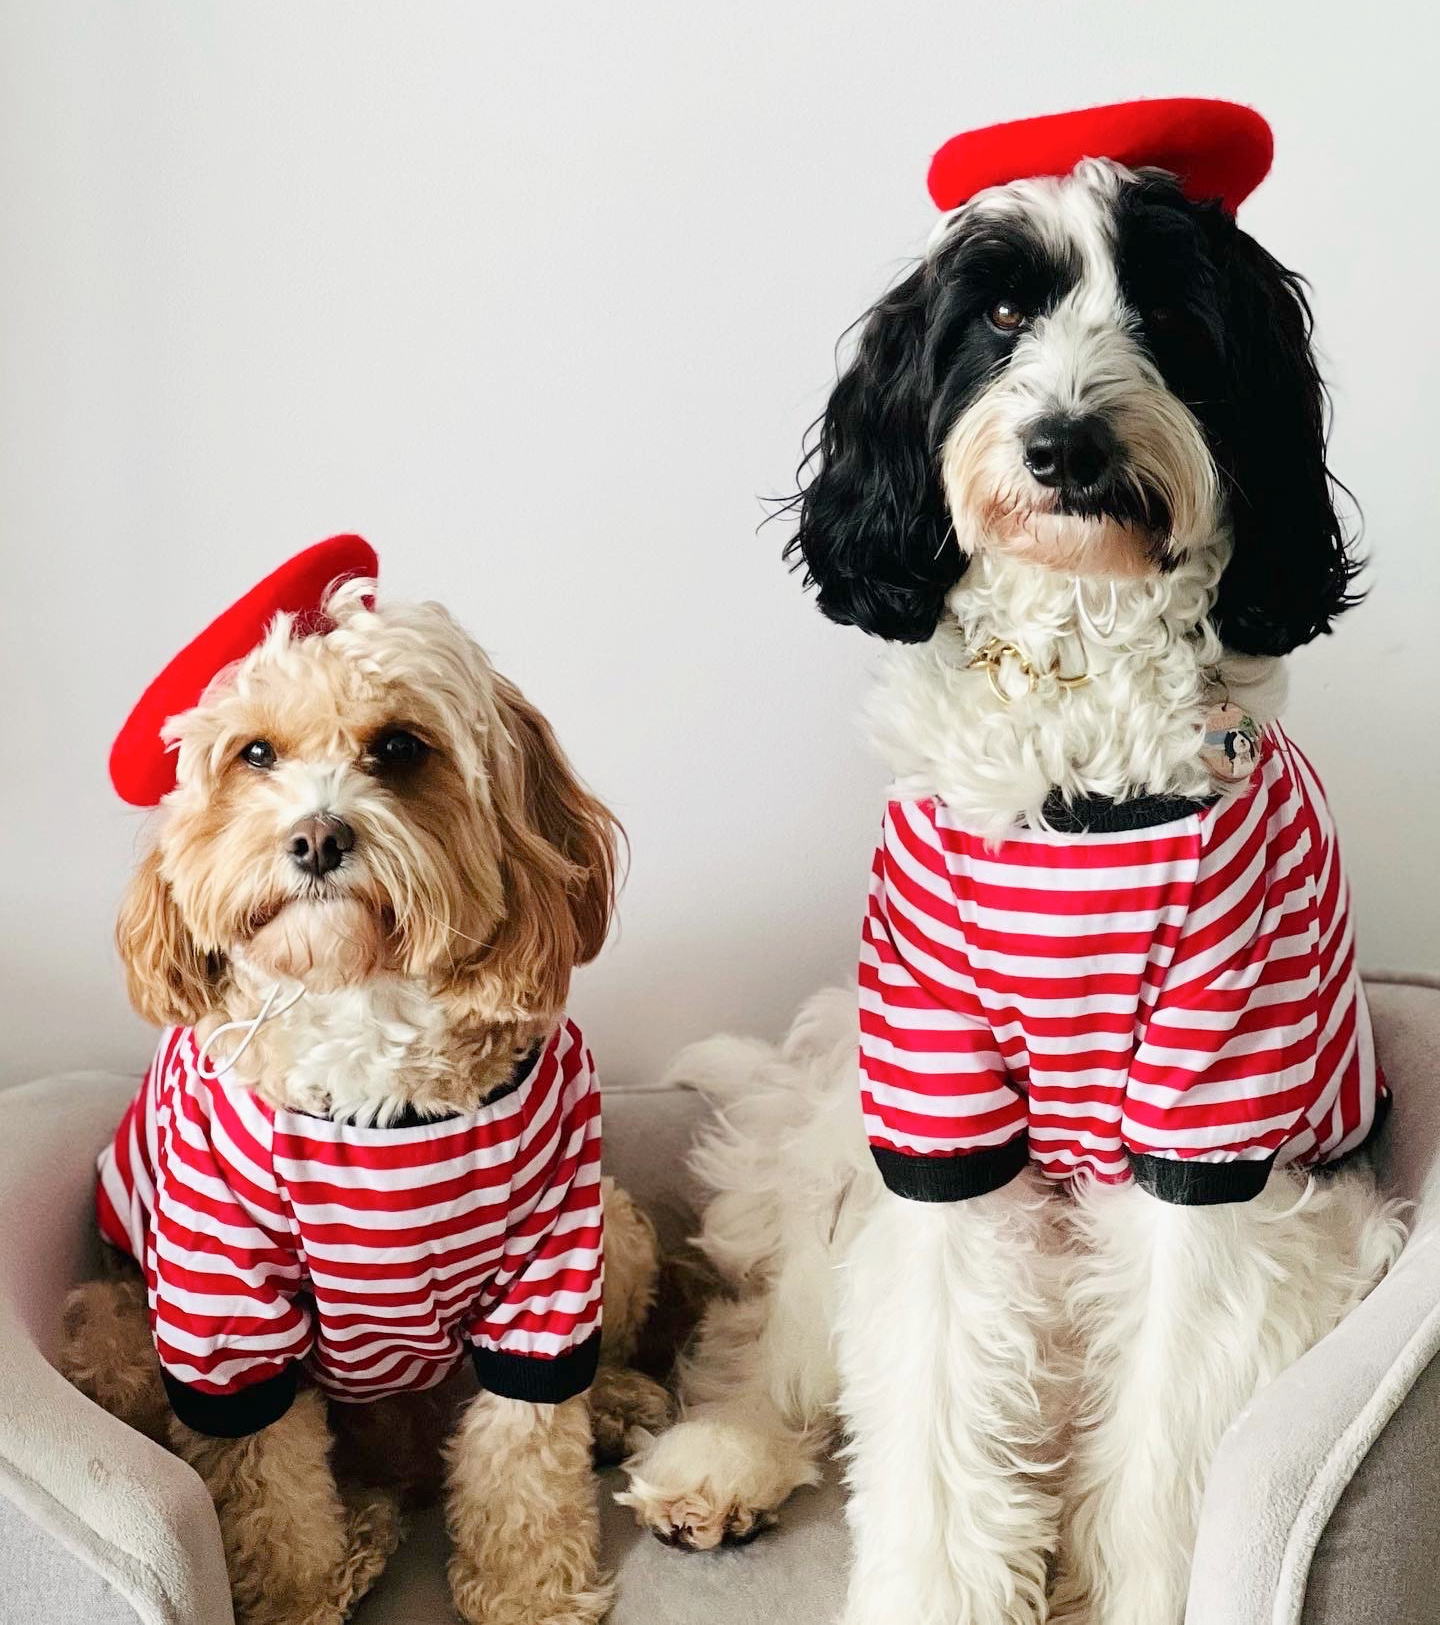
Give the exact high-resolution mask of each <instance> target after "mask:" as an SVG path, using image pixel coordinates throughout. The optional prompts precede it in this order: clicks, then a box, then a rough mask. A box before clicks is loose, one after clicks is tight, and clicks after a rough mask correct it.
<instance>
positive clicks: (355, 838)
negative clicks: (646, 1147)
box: [62, 582, 668, 1625]
mask: <svg viewBox="0 0 1440 1625" xmlns="http://www.w3.org/2000/svg"><path fill="white" fill-rule="evenodd" d="M373 594H374V584H373V583H368V582H355V583H349V584H346V585H344V586H342V587H340V588H339V589H337V590H336V591H334V592H333V593H332V594H330V595H329V597H328V598H327V601H326V604H325V613H326V617H327V618H328V622H329V624H330V629H329V630H327V631H325V632H323V633H319V632H309V633H307V632H306V631H305V630H304V628H302V627H299V626H297V625H296V624H294V623H293V622H292V621H291V620H290V619H289V618H288V617H284V616H282V617H279V618H277V620H276V622H275V623H274V625H273V626H272V627H271V629H270V631H269V632H268V634H267V636H266V637H265V639H264V640H263V642H262V643H261V644H260V646H259V647H258V648H257V649H256V650H255V651H254V652H253V653H252V654H251V655H249V656H248V657H247V658H246V659H245V660H243V661H242V662H240V663H239V664H238V665H237V666H235V667H233V668H231V669H230V670H228V671H226V672H223V673H221V674H220V675H219V676H218V677H217V678H216V679H215V681H214V682H213V683H212V684H211V685H210V687H209V689H208V690H207V691H206V693H205V695H204V696H203V697H202V699H201V701H200V703H199V705H198V706H196V707H195V708H194V709H193V710H192V711H189V712H187V713H185V714H184V715H182V716H179V717H176V718H173V719H172V720H171V721H170V722H169V723H168V724H167V727H166V737H167V738H168V739H169V740H171V741H172V743H174V745H175V746H176V748H177V749H178V755H179V760H178V782H177V785H176V788H175V790H174V791H173V792H172V793H171V794H170V795H169V796H167V797H166V798H165V801H164V803H163V805H162V808H161V811H160V815H159V819H158V825H157V829H156V832H155V840H154V844H153V846H152V847H151V849H150V850H149V851H148V852H147V853H146V854H145V856H144V857H143V858H142V860H141V862H140V865H139V868H138V871H137V873H136V875H135V878H134V880H133V881H132V883H131V886H130V889H129V891H128V893H127V895H126V898H125V902H124V904H123V906H122V909H121V914H120V921H119V926H118V931H117V940H118V943H119V947H120V952H121V957H122V958H123V959H124V961H125V965H126V970H127V974H128V976H129V983H130V990H131V997H132V999H133V1001H134V1003H135V1005H136V1008H137V1009H138V1010H139V1011H140V1013H141V1014H142V1015H145V1016H148V1017H149V1018H150V1019H151V1020H154V1021H157V1022H180V1023H190V1024H193V1025H194V1026H195V1027H196V1028H197V1031H198V1032H199V1033H200V1035H201V1037H202V1039H203V1038H205V1037H206V1036H207V1035H209V1034H211V1033H213V1032H214V1030H215V1029H216V1028H217V1027H219V1026H220V1025H221V1024H222V1023H226V1022H243V1021H245V1020H246V1019H247V1018H250V1017H253V1016H254V1014H255V1012H256V1010H257V1009H258V1008H259V1007H260V1006H261V1001H262V999H263V998H264V996H265V995H266V993H267V992H268V991H269V990H270V989H272V988H275V987H277V986H278V987H280V988H282V989H283V990H284V993H285V1000H284V1001H282V1003H283V1012H282V1013H277V1014H276V1015H275V1016H274V1018H273V1019H271V1020H267V1021H266V1022H265V1023H264V1024H263V1025H261V1026H259V1027H258V1028H256V1029H254V1030H253V1031H252V1033H251V1037H250V1041H249V1043H248V1045H247V1046H246V1048H245V1049H244V1053H243V1055H241V1056H240V1057H239V1059H238V1061H237V1062H236V1064H235V1066H234V1069H233V1074H232V1076H231V1079H230V1080H229V1081H230V1082H231V1083H232V1084H234V1085H237V1086H247V1085H248V1086H249V1087H252V1088H254V1089H256V1090H257V1091H259V1092H260V1093H261V1094H263V1095H265V1096H266V1097H267V1098H269V1099H271V1100H273V1101H275V1102H276V1103H277V1104H278V1105H282V1106H286V1107H289V1108H291V1109H295V1110H299V1111H304V1112H308V1113H311V1114H313V1115H328V1116H331V1117H333V1118H335V1119H337V1120H341V1121H355V1122H359V1123H365V1124H381V1125H383V1124H386V1123H388V1122H390V1121H392V1120H393V1119H394V1118H395V1117H397V1116H399V1115H400V1114H401V1113H403V1112H405V1111H407V1110H413V1111H418V1112H420V1113H423V1114H430V1115H434V1114H439V1113H445V1112H466V1111H470V1110H473V1109H474V1108H475V1107H477V1106H478V1105H479V1104H480V1103H481V1102H482V1101H483V1100H484V1099H485V1097H486V1096H487V1095H488V1094H489V1093H490V1092H491V1091H492V1090H493V1089H494V1088H496V1087H497V1085H499V1084H501V1083H503V1082H504V1081H506V1080H507V1079H508V1078H509V1077H510V1075H511V1073H512V1070H513V1067H514V1064H515V1061H516V1059H517V1057H518V1056H519V1055H522V1054H524V1053H525V1052H526V1051H527V1050H528V1049H529V1048H530V1047H531V1046H532V1044H533V1043H534V1042H535V1040H536V1039H537V1038H538V1037H540V1036H541V1035H543V1034H545V1033H547V1032H548V1031H549V1029H550V1028H551V1026H552V1025H553V1023H554V1022H555V1020H556V1019H557V1017H558V1016H559V1014H560V1013H561V1011H562V1009H563V1006H564V1002H565V997H566V994H567V991H568V988H569V982H570V975H571V972H572V970H573V969H574V967H575V966H576V965H578V964H582V963H584V962H585V961H586V960H588V959H591V958H593V957H594V955H595V954H596V953H598V952H599V950H600V947H601V945H602V943H603V941H604V939H605V935H606V933H607V931H608V928H609V924H610V917H611V911H612V907H613V902H614V892H615V881H616V847H617V841H618V833H619V832H618V827H617V826H616V824H615V822H614V820H613V819H612V817H611V815H610V814H609V812H608V811H607V810H606V809H605V807H604V806H603V805H602V804H601V803H600V802H599V801H598V800H597V799H596V798H595V797H594V796H593V795H591V793H590V792H589V791H588V790H586V789H585V788H584V786H583V785H581V783H580V782H579V780H578V779H577V778H576V776H575V774H574V772H573V770H572V769H571V767H570V765H569V763H568V762H567V761H566V759H565V757H564V755H563V754H562V752H561V750H560V748H559V745H558V744H557V743H556V740H555V737H554V735H553V733H552V732H551V730H550V727H549V725H548V723H546V721H545V720H544V718H543V717H542V716H541V715H540V714H539V713H538V712H537V711H536V710H535V709H534V707H533V706H531V705H530V704H529V702H528V701H527V700H526V699H525V698H524V696H523V695H521V694H520V692H519V690H518V689H516V688H515V687H514V685H513V684H511V683H509V682H508V681H507V680H506V679H505V678H503V677H501V676H500V675H498V674H497V673H496V672H495V671H494V670H493V669H492V668H491V666H490V664H489V662H488V660H487V659H486V657H485V655H484V653H483V652H482V651H481V650H480V648H479V647H478V645H476V644H475V643H474V642H473V641H472V640H471V639H470V638H469V637H468V636H467V635H466V634H465V633H464V632H463V631H462V630H461V629H460V627H459V626H458V625H456V623H455V622H454V621H453V620H452V619H451V618H450V616H449V615H448V614H447V613H446V612H445V611H444V610H443V609H441V608H440V607H439V606H438V605H433V604H425V605H414V606H407V605H399V604H384V603H381V604H377V605H375V606H374V607H372V606H371V601H372V600H373ZM396 730H403V731H404V732H405V734H406V735H408V736H410V737H411V738H412V739H413V740H418V741H420V746H419V748H418V749H417V750H413V751H411V752H410V753H409V755H408V757H407V759H406V760H404V761H403V762H401V764H400V765H399V766H398V767H397V766H392V765H390V764H388V763H387V760H386V758H385V755H384V750H383V741H384V740H385V739H386V738H387V736H389V735H391V734H393V733H394V732H395V731H396ZM256 741H264V742H265V745H266V747H267V748H266V749H265V750H258V751H252V750H248V749H247V747H248V746H250V745H252V744H254V743H255V742H256ZM252 758H253V759H252ZM317 817H323V818H326V819H330V820H339V821H342V822H343V824H344V826H345V828H346V832H347V837H348V838H349V843H350V844H348V845H347V847H346V849H345V851H344V856H343V859H342V861H341V862H340V863H339V864H338V866H336V867H334V868H333V869H332V870H330V871H328V872H324V873H320V874H313V873H308V872H307V871H305V870H304V869H303V868H302V867H301V866H300V865H298V864H297V863H296V862H294V861H292V853H291V846H292V842H293V839H294V835H295V832H296V830H297V828H299V827H301V826H302V824H303V821H305V820H308V819H313V818H317ZM605 1206H606V1230H607V1235H606V1251H607V1262H608V1267H609V1279H608V1281H607V1283H606V1290H605V1304H604V1318H605V1328H606V1329H605V1338H604V1342H605V1348H604V1355H605V1358H606V1360H607V1361H608V1362H609V1363H610V1365H611V1366H612V1367H613V1366H614V1365H615V1363H616V1362H618V1361H620V1360H623V1359H626V1358H628V1357H629V1355H630V1354H631V1352H632V1351H633V1349H634V1347H635V1344H636V1341H637V1338H638V1335H639V1326H640V1323H641V1322H642V1321H643V1319H644V1317H645V1315H646V1314H647V1313H648V1310H649V1306H650V1303H651V1300H652V1298H653V1294H654V1283H655V1279H656V1274H657V1270H658V1257H657V1248H656V1243H655V1235H654V1231H653V1229H652V1228H651V1226H650V1225H649V1222H648V1220H646V1219H645V1217H644V1215H643V1214H642V1213H640V1211H639V1209H638V1208H636V1206H635V1204H634V1203H633V1202H632V1201H631V1200H630V1198H629V1197H628V1196H626V1195H625V1193H624V1192H622V1191H618V1190H617V1189H615V1187H614V1185H613V1183H611V1182H606V1188H605ZM65 1324H66V1340H65V1348H64V1351H63V1355H62V1366H63V1368H64V1369H65V1371H66V1372H67V1374H68V1375H69V1376H70V1378H71V1380H72V1381H74V1382H75V1383H76V1384H77V1386H79V1387H80V1388H81V1389H82V1390H83V1391H84V1392H86V1393H87V1394H89V1395H90V1396H91V1397H92V1398H93V1399H95V1400H96V1401H97V1403H99V1404H101V1405H104V1406H105V1407H106V1408H107V1409H109V1410H111V1411H113V1412H114V1413H115V1414H116V1415H119V1416H121V1417H123V1418H125V1419H126V1420H127V1421H129V1422H131V1423H132V1424H133V1425H135V1426H136V1427H139V1428H142V1429H143V1430H144V1431H146V1432H147V1433H149V1434H150V1435H151V1436H152V1437H154V1438H156V1439H157V1440H160V1441H161V1442H164V1443H167V1444H168V1445H169V1447H170V1448H171V1449H173V1450H175V1451H176V1452H177V1453H178V1454H180V1455H181V1456H183V1457H184V1458H185V1459H186V1460H187V1461H189V1462H190V1463H191V1464H192V1465H193V1466H194V1467H195V1468H196V1470H197V1471H198V1472H199V1473H200V1474H201V1476H202V1477H203V1478H204V1480H205V1482H206V1484H207V1486H208V1487H209V1489H210V1491H211V1494H212V1496H213V1497H214V1500H215V1504H216V1508H217V1511H218V1513H219V1516H220V1526H221V1531H222V1534H223V1537H224V1541H225V1550H226V1558H227V1564H228V1567H229V1573H230V1577H231V1584H232V1587H233V1590H234V1598H235V1607H236V1612H237V1616H238V1618H239V1620H240V1621H241V1625H340V1621H341V1619H342V1618H343V1617H344V1616H345V1614H346V1613H347V1612H348V1611H349V1609H350V1608H351V1606H352V1605H353V1604H354V1603H355V1602H356V1601H357V1600H358V1599H359V1597H360V1596H361V1595H363V1593H364V1592H365V1591H366V1590H367V1589H368V1587H369V1586H370V1585H371V1584H373V1582H374V1580H375V1578H376V1576H377V1575H378V1574H379V1573H380V1571H381V1569H382V1568H383V1566H384V1563H385V1560H386V1558H387V1557H388V1556H389V1554H390V1552H391V1551H392V1550H393V1548H394V1546H395V1544H396V1542H397V1541H398V1539H399V1536H400V1522H399V1499H400V1496H401V1495H402V1494H403V1495H404V1497H405V1498H406V1499H407V1500H414V1499H420V1498H423V1497H424V1495H425V1494H426V1493H427V1492H428V1491H429V1490H430V1489H432V1488H433V1487H434V1486H435V1484H437V1483H438V1480H439V1476H440V1463H439V1461H438V1459H437V1458H438V1454H439V1448H440V1443H441V1439H442V1437H443V1433H444V1431H445V1428H446V1425H447V1423H448V1421H449V1418H448V1417H447V1416H446V1415H445V1409H444V1399H443V1397H442V1396H441V1395H439V1394H419V1395H402V1396H396V1397H395V1398H393V1399H391V1400H389V1401H385V1402H382V1405H381V1407H377V1409H378V1410H380V1411H382V1412H383V1416H382V1417H381V1423H380V1425H374V1426H366V1425H364V1424H363V1423H361V1424H357V1423H355V1422H353V1421H351V1422H347V1423H344V1424H342V1426H341V1428H340V1434H341V1444H342V1448H339V1449H336V1448H335V1446H336V1438H335V1430H334V1429H333V1428H332V1425H331V1423H330V1421H329V1420H328V1419H327V1412H326V1405H325V1402H324V1400H323V1399H322V1397H321V1396H320V1394H319V1393H318V1392H317V1391H315V1390H313V1389H311V1390H303V1391H302V1392H301V1394H300V1396H299V1398H298V1399H297V1401H296V1403H295V1405H294V1407H293V1408H292V1409H291V1410H290V1411H289V1412H288V1413H287V1414H286V1415H285V1416H284V1417H282V1418H281V1420H280V1421H278V1422H276V1423H274V1424H273V1425H272V1426H270V1427H268V1428H265V1429H263V1430H262V1431H261V1432H259V1433H257V1434H254V1435H253V1436H251V1437H248V1438H243V1439H238V1440H226V1439H213V1438H207V1437H205V1436H202V1435H200V1434H197V1433H193V1432H192V1431H191V1430H189V1429H188V1428H186V1427H184V1426H182V1425H181V1424H180V1423H179V1422H178V1421H177V1420H176V1419H175V1417H174V1416H173V1415H172V1414H171V1413H170V1411H169V1407H168V1405H167V1403H166V1401H165V1396H164V1390H163V1388H162V1387H161V1384H160V1380H159V1379H160V1372H159V1363H158V1359H157V1357H156V1354H155V1351H154V1347H153V1344H152V1342H151V1337H150V1331H149V1325H148V1315H147V1311H146V1304H145V1298H144V1290H143V1285H142V1283H141V1282H140V1280H139V1278H138V1275H136V1273H135V1272H134V1271H133V1270H131V1271H129V1272H128V1273H127V1272H124V1271H122V1272H121V1274H120V1275H119V1276H118V1278H116V1279H114V1280H110V1281H103V1282H93V1283H90V1284H89V1285H87V1286H84V1287H81V1288H80V1289H78V1291H77V1292H76V1293H75V1294H74V1295H72V1297H71V1299H70V1301H69V1303H68V1305H67V1308H66V1316H65ZM592 1408H593V1409H594V1411H595V1414H596V1417H597V1420H598V1424H599V1425H598V1428H597V1431H598V1432H599V1433H600V1434H601V1435H602V1438H603V1439H604V1440H605V1441H608V1444H609V1448H611V1449H612V1450H615V1451H617V1452H618V1451H619V1450H622V1449H623V1448H624V1447H625V1443H626V1441H627V1440H630V1439H633V1438H635V1437H638V1435H637V1434H636V1432H635V1430H636V1429H637V1428H638V1427H640V1426H642V1425H647V1424H648V1425H650V1426H655V1427H658V1426H662V1425H663V1424H664V1422H665V1420H666V1419H667V1416H668V1402H667V1400H666V1397H665V1395H664V1392H663V1390H661V1389H660V1388H659V1387H658V1386H657V1385H656V1384H655V1383H653V1382H651V1381H650V1379H648V1378H644V1377H641V1376H640V1375H639V1374H638V1373H629V1374H627V1375H625V1376H622V1375H621V1374H620V1373H618V1372H616V1371H614V1370H613V1369H612V1370H611V1371H610V1372H609V1373H608V1374H607V1378H606V1381H605V1383H604V1385H603V1388H602V1391H601V1392H600V1393H599V1394H598V1395H597V1396H595V1397H594V1398H593V1399H591V1400H587V1399H585V1398H581V1399H577V1400H574V1401H571V1402H569V1403H567V1404H565V1405H561V1406H558V1407H556V1406H538V1405H527V1404H522V1403H520V1402H516V1401H510V1400H501V1399H497V1398H495V1397H494V1396H490V1395H481V1396H480V1397H479V1398H478V1399H476V1400H474V1401H473V1403H471V1405H470V1406H469V1408H468V1409H467V1411H466V1412H465V1415H464V1417H463V1419H462V1420H461V1421H460V1423H459V1426H458V1429H457V1430H456V1431H455V1432H454V1434H453V1438H452V1440H451V1443H450V1445H449V1448H448V1451H447V1460H448V1475H447V1500H448V1509H449V1520H450V1527H451V1531H452V1534H453V1535H454V1538H455V1541H456V1554H455V1559H454V1563H453V1565H452V1586H453V1590H454V1595H455V1600H456V1604H457V1606H458V1607H459V1609H460V1611H461V1613H462V1615H463V1616H464V1617H465V1618H466V1619H468V1620H473V1621H476V1622H477V1625H480V1622H482V1621H483V1625H507V1622H510V1625H518V1622H520V1621H524V1622H525V1625H579V1622H580V1621H587V1622H588V1621H592V1620H595V1619H598V1617H599V1615H600V1613H601V1612H602V1611H603V1607H604V1603H605V1598H606V1591H605V1588H604V1587H603V1585H601V1583H600V1581H599V1580H598V1578H597V1575H596V1553H595V1509H594V1496H595V1491H594V1485H593V1483H592V1475H591V1467H590V1461H591V1435H592V1429H591V1412H592ZM335 1409H336V1410H337V1411H340V1410H350V1409H354V1408H353V1407H339V1406H337V1407H335ZM377 1457H378V1458H379V1459H378V1460H377V1459H376V1458H377ZM427 1457H428V1458H429V1459H427ZM337 1466H338V1467H340V1468H343V1470H344V1477H343V1478H342V1476H341V1474H340V1473H339V1472H337Z"/></svg>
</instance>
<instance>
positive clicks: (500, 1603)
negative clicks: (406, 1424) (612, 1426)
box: [446, 1394, 610, 1625]
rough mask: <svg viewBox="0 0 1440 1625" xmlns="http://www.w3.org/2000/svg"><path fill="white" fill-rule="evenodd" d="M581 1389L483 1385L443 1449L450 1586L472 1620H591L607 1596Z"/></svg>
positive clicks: (512, 1624)
mask: <svg viewBox="0 0 1440 1625" xmlns="http://www.w3.org/2000/svg"><path fill="white" fill-rule="evenodd" d="M590 1452H591V1438H590V1414H589V1411H588V1410H587V1408H586V1404H585V1399H584V1397H583V1395H582V1396H580V1397H578V1398H575V1399H569V1400H566V1401H565V1403H564V1404H563V1405H532V1404H528V1403H527V1402H525V1401H523V1400H518V1399H502V1398H500V1397H499V1396H498V1395H495V1394H481V1395H479V1396H478V1397H477V1398H476V1399H474V1400H472V1401H471V1402H470V1405H469V1406H468V1408H467V1409H466V1411H465V1415H464V1417H463V1418H462V1419H461V1423H460V1427H459V1430H458V1432H457V1433H456V1435H455V1437H454V1438H453V1439H452V1440H451V1441H450V1444H449V1445H448V1447H447V1450H446V1456H447V1460H448V1463H449V1475H448V1476H449V1494H448V1497H447V1501H446V1521H447V1523H448V1525H449V1529H450V1538H451V1540H452V1541H453V1542H454V1546H455V1555H454V1556H453V1557H452V1558H451V1560H450V1593H451V1595H452V1597H453V1598H454V1600H455V1606H456V1608H457V1609H458V1611H459V1613H460V1615H461V1617H462V1618H463V1619H465V1620H466V1621H468V1622H469V1625H594V1622H595V1621H598V1620H599V1619H600V1618H601V1617H602V1616H603V1615H604V1613H605V1610H606V1609H607V1608H608V1607H609V1605H610V1591H609V1588H608V1586H606V1585H604V1584H602V1583H601V1580H600V1577H599V1573H598V1555H597V1554H598V1548H599V1519H598V1516H597V1512H596V1505H595V1499H596V1486H595V1477H594V1473H593V1471H592V1468H591V1462H590Z"/></svg>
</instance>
